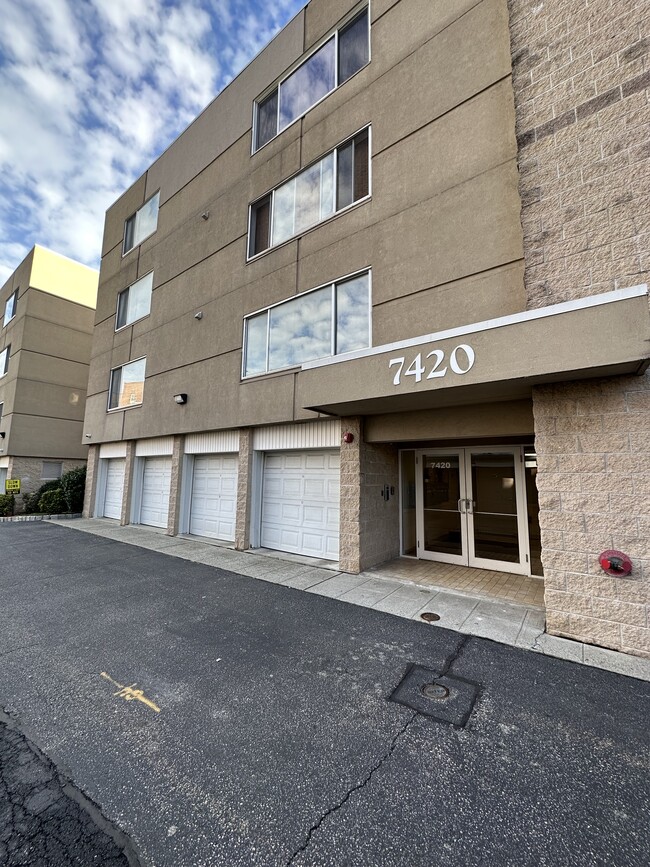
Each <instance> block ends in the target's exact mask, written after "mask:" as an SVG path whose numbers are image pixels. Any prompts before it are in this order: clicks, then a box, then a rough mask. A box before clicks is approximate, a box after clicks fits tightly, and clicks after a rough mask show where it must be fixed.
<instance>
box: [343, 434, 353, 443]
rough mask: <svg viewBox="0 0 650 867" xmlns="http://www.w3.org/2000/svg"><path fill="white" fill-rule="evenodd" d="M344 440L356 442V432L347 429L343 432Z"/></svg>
mask: <svg viewBox="0 0 650 867" xmlns="http://www.w3.org/2000/svg"><path fill="white" fill-rule="evenodd" d="M343 442H344V443H353V442H354V434H351V433H350V431H347V432H346V433H344V434H343Z"/></svg>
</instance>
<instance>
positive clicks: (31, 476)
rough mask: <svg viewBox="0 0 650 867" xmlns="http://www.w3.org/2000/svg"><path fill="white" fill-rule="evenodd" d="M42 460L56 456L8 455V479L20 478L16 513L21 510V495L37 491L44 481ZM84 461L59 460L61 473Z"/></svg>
mask: <svg viewBox="0 0 650 867" xmlns="http://www.w3.org/2000/svg"><path fill="white" fill-rule="evenodd" d="M43 460H47V461H49V460H56V458H45V459H44V458H23V457H10V458H9V466H8V467H7V478H8V479H20V483H21V484H20V494H19V495H18V496H17V497H16V513H17V514H20V512H22V511H23V503H22V495H23V494H33V493H34V491H37V490H38V489H39V488H40V486H41V485H42V484H43V482H44V481H45V480H44V479H42V478H41V475H42V471H43ZM85 465H86V461H82V460H77V459H71V460H62V461H61V474H63V473H67V472H69V471H70V470H75V469H77V467H83V466H85Z"/></svg>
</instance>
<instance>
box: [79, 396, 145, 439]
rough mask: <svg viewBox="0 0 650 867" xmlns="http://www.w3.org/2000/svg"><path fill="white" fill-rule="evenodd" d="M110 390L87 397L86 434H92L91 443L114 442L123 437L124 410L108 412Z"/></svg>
mask: <svg viewBox="0 0 650 867" xmlns="http://www.w3.org/2000/svg"><path fill="white" fill-rule="evenodd" d="M107 402H108V390H106V391H103V392H98V393H97V394H94V395H91V396H89V397H87V398H86V414H85V418H84V429H83V432H84V434H91V438H90V439H89V440H88V442H90V443H93V444H94V443H99V442H112V441H114V440H121V439H122V425H123V419H124V416H125V415H126V414H127V413H129V412H135V410H133V409H130V410H126V411H124V412H106V405H107Z"/></svg>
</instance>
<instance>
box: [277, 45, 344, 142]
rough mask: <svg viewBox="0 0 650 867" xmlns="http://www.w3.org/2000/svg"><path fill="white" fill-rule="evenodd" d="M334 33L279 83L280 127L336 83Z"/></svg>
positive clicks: (298, 114) (302, 112)
mask: <svg viewBox="0 0 650 867" xmlns="http://www.w3.org/2000/svg"><path fill="white" fill-rule="evenodd" d="M335 64H336V49H335V41H334V37H332V38H331V39H330V40H329V41H328V42H326V43H325V45H323V46H322V48H319V49H318V51H316V52H315V53H314V54H312V56H311V57H310V58H309V60H307V61H305V63H303V64H302V66H299V67H298V69H296V71H295V72H293V73H292V74H291V75H290V76H289V77H288V78H286V79H285V80H284V81H283V82H282V84H281V85H280V129H281V130H282V129H284V128H285V127H286V126H288V125H289V124H290V123H291V122H292V121H294V120H295V119H296V118H297V117H300V115H301V114H304V112H306V111H307V109H308V108H309V107H310V106H312V105H313V104H314V103H315V102H318V100H319V99H322V98H323V97H324V96H325V95H326V94H328V93H329V92H330V90H334V87H335V86H336V80H335Z"/></svg>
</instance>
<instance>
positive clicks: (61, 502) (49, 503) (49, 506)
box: [38, 488, 68, 515]
mask: <svg viewBox="0 0 650 867" xmlns="http://www.w3.org/2000/svg"><path fill="white" fill-rule="evenodd" d="M67 508H68V507H67V505H66V502H65V497H64V496H63V491H62V490H61V488H55V489H54V490H50V491H45V493H44V494H43V495H42V496H41V499H40V500H39V501H38V511H39V512H42V513H43V514H45V515H60V514H61V513H62V512H65V511H67Z"/></svg>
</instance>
